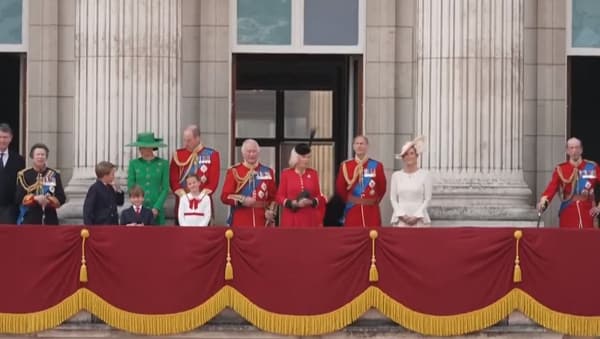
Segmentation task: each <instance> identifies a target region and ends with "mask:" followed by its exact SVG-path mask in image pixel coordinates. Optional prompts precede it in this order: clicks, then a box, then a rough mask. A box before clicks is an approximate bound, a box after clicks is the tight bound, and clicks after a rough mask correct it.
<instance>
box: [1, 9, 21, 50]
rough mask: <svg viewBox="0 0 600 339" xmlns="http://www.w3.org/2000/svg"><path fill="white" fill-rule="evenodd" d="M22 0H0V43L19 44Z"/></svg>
mask: <svg viewBox="0 0 600 339" xmlns="http://www.w3.org/2000/svg"><path fill="white" fill-rule="evenodd" d="M22 14H23V3H22V0H2V1H0V44H20V43H21V42H22V40H21V21H22V18H21V15H22Z"/></svg>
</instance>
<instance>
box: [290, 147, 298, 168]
mask: <svg viewBox="0 0 600 339" xmlns="http://www.w3.org/2000/svg"><path fill="white" fill-rule="evenodd" d="M299 160H300V154H298V153H297V152H296V148H295V147H294V148H292V151H291V152H290V161H289V162H288V164H289V165H290V167H296V164H297V163H298V161H299Z"/></svg>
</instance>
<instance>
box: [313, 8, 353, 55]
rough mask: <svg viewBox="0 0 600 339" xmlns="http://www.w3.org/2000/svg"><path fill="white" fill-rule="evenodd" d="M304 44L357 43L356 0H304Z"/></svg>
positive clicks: (346, 44)
mask: <svg viewBox="0 0 600 339" xmlns="http://www.w3.org/2000/svg"><path fill="white" fill-rule="evenodd" d="M304 44H305V45H345V46H355V45H358V0H304Z"/></svg>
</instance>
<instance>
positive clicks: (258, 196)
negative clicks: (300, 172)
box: [221, 139, 277, 227]
mask: <svg viewBox="0 0 600 339" xmlns="http://www.w3.org/2000/svg"><path fill="white" fill-rule="evenodd" d="M259 156H260V147H259V145H258V143H257V142H256V140H254V139H247V140H245V141H244V143H243V144H242V157H243V158H244V161H242V162H240V163H239V164H237V165H234V166H231V167H230V168H229V169H228V170H227V173H226V174H225V184H224V185H223V190H222V192H221V201H222V202H223V203H224V204H226V205H229V206H231V207H230V214H229V220H228V224H229V225H230V226H233V227H265V226H267V225H273V226H274V225H275V207H276V206H277V203H276V202H275V194H276V193H277V187H276V185H275V175H274V174H273V170H272V169H271V168H269V167H267V166H265V165H263V164H261V163H259V161H258V159H259Z"/></svg>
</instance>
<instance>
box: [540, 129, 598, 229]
mask: <svg viewBox="0 0 600 339" xmlns="http://www.w3.org/2000/svg"><path fill="white" fill-rule="evenodd" d="M566 153H567V156H568V157H569V160H568V161H566V162H563V163H561V164H559V165H558V166H556V168H555V169H554V172H553V173H552V179H551V180H550V183H549V184H548V187H546V190H545V191H544V193H542V197H541V198H540V201H539V203H538V210H539V211H543V210H544V209H545V208H546V207H547V206H548V204H549V203H550V202H551V201H552V198H553V197H554V195H555V194H556V193H557V192H558V193H559V197H560V199H561V204H560V210H559V212H558V213H559V214H558V215H559V219H560V227H561V228H592V227H594V222H593V219H594V217H596V215H598V212H599V211H600V208H598V207H596V206H595V202H594V187H596V183H597V181H598V178H597V175H598V173H599V171H598V165H597V164H596V163H595V162H593V161H590V160H585V159H583V158H582V156H581V155H582V153H583V147H582V145H581V141H580V140H579V139H577V138H571V139H569V140H567V149H566Z"/></svg>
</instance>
